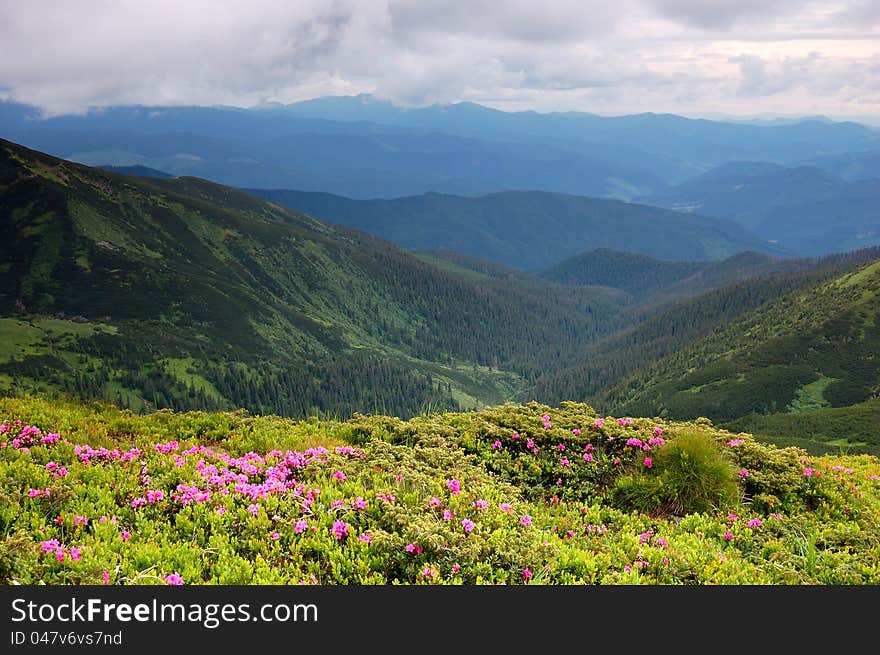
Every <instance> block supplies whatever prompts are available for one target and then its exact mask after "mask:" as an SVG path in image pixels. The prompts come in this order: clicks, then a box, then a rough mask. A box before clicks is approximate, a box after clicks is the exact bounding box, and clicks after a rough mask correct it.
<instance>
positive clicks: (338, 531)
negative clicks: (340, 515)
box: [333, 521, 348, 541]
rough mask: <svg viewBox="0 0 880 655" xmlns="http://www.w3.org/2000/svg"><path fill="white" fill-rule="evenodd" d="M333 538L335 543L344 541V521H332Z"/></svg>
mask: <svg viewBox="0 0 880 655" xmlns="http://www.w3.org/2000/svg"><path fill="white" fill-rule="evenodd" d="M333 536H334V537H336V539H337V541H341V540H342V539H345V538H346V537H347V536H348V523H346V522H345V521H334V522H333Z"/></svg>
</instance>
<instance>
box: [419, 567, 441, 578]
mask: <svg viewBox="0 0 880 655" xmlns="http://www.w3.org/2000/svg"><path fill="white" fill-rule="evenodd" d="M420 573H421V574H422V576H424V577H426V578H428V579H431V578H435V577H437V569H435V568H434V567H433V566H426V567H425V568H423V569H422V570H421V571H420Z"/></svg>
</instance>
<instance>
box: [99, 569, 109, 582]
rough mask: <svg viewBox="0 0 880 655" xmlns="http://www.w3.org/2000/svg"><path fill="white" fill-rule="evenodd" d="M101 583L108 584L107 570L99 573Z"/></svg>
mask: <svg viewBox="0 0 880 655" xmlns="http://www.w3.org/2000/svg"><path fill="white" fill-rule="evenodd" d="M101 584H110V574H109V573H108V572H107V571H104V572H103V573H102V574H101Z"/></svg>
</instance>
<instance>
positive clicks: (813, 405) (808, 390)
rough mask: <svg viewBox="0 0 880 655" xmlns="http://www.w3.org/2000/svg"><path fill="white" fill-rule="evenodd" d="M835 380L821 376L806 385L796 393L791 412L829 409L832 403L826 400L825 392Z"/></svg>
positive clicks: (791, 404) (790, 408)
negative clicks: (821, 408)
mask: <svg viewBox="0 0 880 655" xmlns="http://www.w3.org/2000/svg"><path fill="white" fill-rule="evenodd" d="M834 381H835V379H834V378H829V377H826V376H824V375H821V374H820V375H819V379H818V380H816V381H814V382H810V383H809V384H805V385H804V386H803V387H801V388H800V389H798V390H797V391H795V399H794V400H793V401H791V403H790V404H789V406H788V411H790V412H802V411H805V410H808V409H819V408H820V407H828V406H829V405H830V403H829V402H828V401H827V400H825V396H824V392H825V389H827V388H828V385H829V384H831V383H832V382H834Z"/></svg>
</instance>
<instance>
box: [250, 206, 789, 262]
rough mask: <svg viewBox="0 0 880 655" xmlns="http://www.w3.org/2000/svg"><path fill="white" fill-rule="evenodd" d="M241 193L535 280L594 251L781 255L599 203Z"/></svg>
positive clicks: (729, 225) (675, 216) (708, 222)
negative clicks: (539, 272)
mask: <svg viewBox="0 0 880 655" xmlns="http://www.w3.org/2000/svg"><path fill="white" fill-rule="evenodd" d="M248 191H249V192H250V193H253V194H255V195H259V196H262V197H264V198H266V199H268V200H271V201H273V202H276V203H278V204H280V205H283V206H285V207H287V208H289V209H293V210H295V211H299V212H303V213H306V214H308V215H310V216H313V217H315V218H319V219H321V220H325V221H330V222H333V223H339V224H342V225H346V226H349V227H353V228H356V229H359V230H363V231H365V232H368V233H370V234H374V235H376V236H379V237H382V238H383V239H387V240H389V241H391V242H393V243H396V244H397V245H399V246H401V247H404V248H407V249H410V250H433V249H447V250H452V251H455V252H459V253H461V254H465V255H471V256H474V257H479V258H481V259H487V260H490V261H494V262H497V263H500V264H504V265H506V266H509V267H513V268H519V269H523V270H533V271H534V270H540V269H543V268H545V267H548V266H550V265H552V264H554V263H557V262H559V261H560V260H562V259H565V258H568V257H570V256H574V255H576V254H579V253H581V252H582V251H585V250H592V249H595V248H612V249H617V250H621V251H632V252H637V253H644V254H646V255H649V256H653V257H656V258H661V259H669V260H688V261H691V260H708V259H721V258H724V257H728V256H731V255H733V254H735V253H738V252H742V251H745V250H757V251H764V252H780V249H778V248H776V247H774V246H773V245H772V244H769V243H767V242H763V241H761V240H760V239H758V238H757V237H754V236H753V235H751V234H750V233H749V232H748V231H747V230H746V229H744V228H742V227H740V226H739V225H738V224H736V223H735V222H733V221H727V220H723V219H714V218H709V217H706V216H701V215H695V214H683V213H679V212H674V211H670V210H665V209H659V208H656V207H650V206H647V205H639V204H633V203H626V202H622V201H619V200H611V199H604V198H587V197H583V196H570V195H563V194H558V193H548V192H541V191H508V192H505V193H497V194H489V195H484V196H471V197H464V196H452V195H447V194H438V193H428V194H424V195H421V196H412V197H408V198H395V199H391V200H378V199H377V200H354V199H351V198H344V197H341V196H334V195H331V194H324V193H307V192H296V191H284V190H272V189H269V190H267V189H249V190H248Z"/></svg>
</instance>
